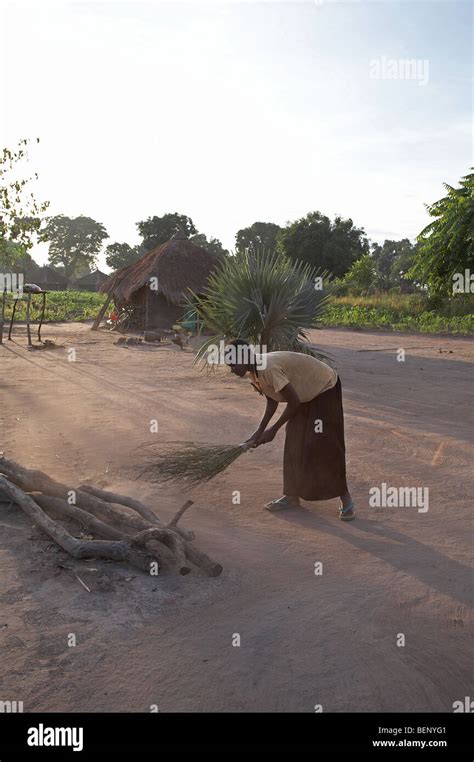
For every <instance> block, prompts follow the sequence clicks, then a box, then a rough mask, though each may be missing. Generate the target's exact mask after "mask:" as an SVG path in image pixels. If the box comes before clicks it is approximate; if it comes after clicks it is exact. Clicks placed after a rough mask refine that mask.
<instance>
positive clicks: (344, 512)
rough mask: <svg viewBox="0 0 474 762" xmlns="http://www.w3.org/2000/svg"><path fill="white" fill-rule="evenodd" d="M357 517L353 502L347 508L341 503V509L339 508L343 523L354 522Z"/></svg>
mask: <svg viewBox="0 0 474 762" xmlns="http://www.w3.org/2000/svg"><path fill="white" fill-rule="evenodd" d="M355 517H356V513H355V505H354V501H353V500H351V502H350V504H349V505H348V506H346V508H343V507H342V503H341V507H340V508H339V518H340V519H341V521H352V520H353V519H355Z"/></svg>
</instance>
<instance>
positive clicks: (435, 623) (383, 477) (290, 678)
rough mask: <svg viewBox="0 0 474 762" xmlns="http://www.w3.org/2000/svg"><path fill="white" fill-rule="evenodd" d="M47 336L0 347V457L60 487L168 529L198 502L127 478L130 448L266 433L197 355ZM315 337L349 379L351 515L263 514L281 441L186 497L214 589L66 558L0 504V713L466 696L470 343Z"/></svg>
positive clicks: (207, 582) (271, 706)
mask: <svg viewBox="0 0 474 762" xmlns="http://www.w3.org/2000/svg"><path fill="white" fill-rule="evenodd" d="M44 335H45V337H48V338H53V339H55V341H56V342H57V343H60V344H62V345H63V346H62V348H60V349H56V350H52V351H48V352H46V351H44V352H27V351H26V350H25V348H24V345H25V338H24V336H23V335H22V332H21V331H19V332H18V333H17V339H16V342H15V343H14V344H11V343H9V344H7V345H4V346H3V347H0V393H1V401H2V402H1V410H0V426H1V442H0V450H4V452H5V454H6V455H7V456H8V457H13V458H15V459H17V460H19V461H21V462H22V463H24V464H25V465H28V466H37V467H39V468H43V469H44V470H46V471H48V472H49V473H50V474H51V475H52V476H55V477H57V478H60V479H61V480H63V481H65V480H71V482H72V483H73V484H79V483H80V482H81V481H84V480H86V479H90V480H91V481H92V482H94V483H96V484H99V485H101V486H104V487H110V488H120V489H121V490H122V491H129V492H130V494H133V493H135V494H138V495H139V496H141V497H146V498H147V499H148V500H151V501H152V502H153V503H154V504H155V505H156V506H157V510H158V512H159V513H160V514H162V515H164V516H166V515H171V514H172V513H173V512H174V510H176V508H177V507H178V506H179V505H180V504H181V503H182V502H183V498H184V497H187V496H188V495H187V494H186V495H183V493H182V491H180V490H179V489H176V488H171V487H167V488H166V489H163V488H162V487H158V486H156V485H150V484H147V483H144V482H142V481H138V482H137V481H135V480H134V475H135V474H136V472H137V467H138V465H139V464H140V463H142V462H143V458H144V452H143V449H142V445H143V444H145V443H149V442H156V441H160V440H182V439H196V440H201V441H212V442H219V441H222V442H235V441H242V440H243V439H245V438H246V437H247V436H248V435H249V434H250V432H251V431H253V429H254V428H255V423H256V422H257V421H258V418H259V415H260V412H261V407H262V403H261V400H260V398H259V397H258V395H256V394H255V392H253V390H252V389H251V388H250V387H249V386H248V384H247V383H246V382H245V381H240V380H238V379H234V378H232V377H230V376H229V375H227V374H222V375H220V376H217V377H208V376H205V375H202V374H199V373H198V372H197V371H196V370H195V369H194V368H193V367H192V353H191V352H180V351H178V350H176V351H175V350H174V349H173V350H167V349H161V350H158V349H157V350H149V351H147V350H145V349H143V348H130V349H124V348H120V347H117V346H114V344H113V341H114V339H115V337H114V336H112V335H110V334H107V333H102V332H99V333H91V332H90V331H89V330H88V327H87V326H81V325H57V326H54V327H53V326H47V329H46V330H45V331H44ZM314 341H315V342H316V343H317V345H318V346H320V347H322V348H323V349H325V350H326V351H328V352H331V353H332V355H333V357H334V360H335V362H336V365H337V367H338V369H339V372H340V375H341V378H342V383H343V392H344V400H345V411H346V430H347V431H346V438H347V447H348V472H349V480H350V486H351V490H352V492H353V494H354V497H355V499H356V502H357V505H358V518H357V521H355V522H352V523H350V524H344V523H342V522H340V521H339V520H338V517H337V501H328V502H323V503H318V504H315V503H313V504H309V503H308V504H307V505H306V508H305V509H304V510H301V511H299V512H295V513H294V514H291V515H290V514H289V513H285V512H283V513H280V514H276V515H275V514H273V515H272V514H269V513H268V512H266V511H263V510H262V505H263V503H264V502H266V501H267V500H268V499H269V498H271V497H273V496H275V495H277V494H278V493H279V491H280V488H281V484H280V479H281V458H282V445H283V435H282V434H280V436H279V437H278V439H277V440H276V441H275V442H274V443H273V444H272V445H268V446H266V447H262V448H259V450H258V451H256V452H254V453H251V454H248V455H245V456H242V458H241V459H240V461H238V462H237V463H236V464H234V466H233V467H232V468H231V469H229V471H228V472H227V473H226V474H225V475H224V476H223V477H221V478H220V479H219V480H218V481H216V482H215V483H212V484H210V485H209V486H207V487H202V488H200V489H198V490H195V491H194V493H193V495H192V497H193V498H194V500H195V503H196V505H195V506H194V507H193V508H192V509H191V510H190V511H189V512H188V513H187V514H186V517H185V519H184V521H183V525H184V526H190V527H191V526H192V528H193V529H195V530H196V534H197V541H198V543H199V545H200V546H201V547H203V549H207V550H208V552H209V553H210V554H211V555H213V556H214V557H215V558H216V559H217V560H219V561H221V562H222V563H223V564H224V573H223V575H222V576H221V577H219V578H217V579H208V578H205V577H202V576H199V575H197V574H193V575H190V576H189V577H186V578H180V579H175V578H173V577H170V576H163V577H159V578H158V579H154V580H153V579H151V578H150V579H149V578H148V577H145V576H144V575H139V574H138V573H137V572H136V571H135V570H130V568H127V567H117V566H116V565H115V566H114V565H110V564H97V563H94V564H92V563H84V562H81V564H76V563H74V562H72V561H71V559H68V558H67V557H66V556H65V555H64V554H63V553H62V552H61V551H58V550H56V549H55V548H54V547H53V546H52V544H51V543H50V542H49V541H48V540H47V539H45V538H44V537H43V536H42V535H41V533H40V532H39V531H38V530H36V529H34V528H32V527H31V525H29V524H28V522H27V521H26V520H25V519H24V518H23V516H21V515H18V512H17V511H16V510H14V509H13V508H9V509H8V508H7V507H6V506H4V505H0V605H1V608H0V646H1V649H2V654H3V659H2V662H1V665H0V699H2V700H7V699H10V700H15V699H16V700H23V702H24V706H25V711H26V710H29V711H40V710H41V711H42V710H46V711H54V710H60V709H62V710H66V711H99V710H110V711H149V708H150V705H152V704H157V705H158V707H159V709H160V710H161V711H205V710H211V711H232V710H235V711H266V710H269V711H303V712H304V711H309V712H311V711H314V706H315V705H317V704H321V705H322V706H323V709H324V711H344V710H349V711H351V710H352V711H375V710H381V711H390V710H392V711H418V710H427V711H451V708H452V703H453V701H455V700H458V699H463V698H464V696H468V695H471V693H472V689H471V685H472V683H471V680H472V670H471V666H470V665H471V658H470V649H469V647H468V642H469V638H468V632H469V628H470V623H471V622H472V618H471V607H470V605H471V601H470V591H471V590H472V582H471V580H472V577H471V576H470V565H469V563H470V547H471V539H472V535H471V524H470V512H471V500H470V495H471V492H472V469H471V467H470V462H472V449H471V446H470V439H471V436H472V417H471V413H470V409H471V408H470V404H471V400H470V398H471V392H472V379H473V375H472V359H473V355H474V351H473V345H472V343H471V342H470V341H468V340H465V339H453V338H439V337H431V336H426V337H425V336H413V335H405V334H392V333H369V332H365V331H364V332H353V331H350V332H349V331H338V330H324V331H317V332H314ZM401 348H404V349H405V351H406V357H405V361H404V362H399V361H398V360H397V350H398V349H401ZM71 350H74V351H75V360H72V361H71V360H70V359H68V358H70V357H71V356H72V354H73V353H71ZM152 419H157V420H158V424H159V433H158V434H150V430H149V425H150V421H151V420H152ZM382 482H386V483H388V484H389V485H393V486H427V487H429V510H428V511H427V512H426V513H421V512H418V511H417V509H416V508H372V507H369V502H368V500H369V489H370V488H371V487H373V486H380V485H381V484H382ZM236 490H238V491H239V492H240V496H241V503H240V505H235V504H234V503H233V496H234V495H235V491H236ZM317 563H322V575H319V574H318V575H317V574H315V564H317ZM91 569H95V571H93V570H91ZM76 574H78V575H79V576H80V577H81V578H82V579H83V580H84V579H85V580H87V581H88V585H89V586H90V588H91V590H92V592H91V593H88V592H87V591H86V590H85V589H84V588H83V587H82V586H81V584H80V583H79V582H78V580H77V577H76ZM71 634H73V635H75V637H76V645H75V646H74V647H69V646H68V637H69V638H70V635H71ZM400 634H403V635H404V636H405V646H404V647H400V646H397V638H398V640H399V641H400V637H399V636H400ZM237 635H238V636H240V647H238V646H237V647H236V646H234V645H233V643H235V642H236V640H237V637H236V636H237ZM69 642H70V641H69ZM470 691H471V693H470Z"/></svg>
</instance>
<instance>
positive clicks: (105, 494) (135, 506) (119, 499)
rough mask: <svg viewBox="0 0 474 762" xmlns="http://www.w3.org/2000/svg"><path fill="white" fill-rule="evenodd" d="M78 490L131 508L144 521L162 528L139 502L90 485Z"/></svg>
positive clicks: (159, 522)
mask: <svg viewBox="0 0 474 762" xmlns="http://www.w3.org/2000/svg"><path fill="white" fill-rule="evenodd" d="M79 489H80V490H81V492H88V493H89V494H90V495H95V497H98V498H100V499H101V500H105V502H106V503H119V504H120V505H125V506H127V508H131V509H132V510H133V511H136V512H137V513H139V514H140V516H143V518H144V519H147V520H148V521H150V522H151V523H152V524H158V525H159V526H163V522H162V521H161V519H159V518H158V516H156V515H155V514H154V513H153V511H152V510H151V509H150V508H148V507H147V506H146V505H144V504H143V503H141V502H140V500H135V499H134V498H133V497H128V496H127V495H119V494H117V493H115V492H109V491H108V490H105V489H99V487H94V486H93V485H92V484H81V485H80V487H79Z"/></svg>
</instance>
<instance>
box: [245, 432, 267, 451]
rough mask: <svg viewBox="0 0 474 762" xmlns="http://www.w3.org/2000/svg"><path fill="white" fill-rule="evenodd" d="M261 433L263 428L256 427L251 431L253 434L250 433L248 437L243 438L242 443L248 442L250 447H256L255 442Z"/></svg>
mask: <svg viewBox="0 0 474 762" xmlns="http://www.w3.org/2000/svg"><path fill="white" fill-rule="evenodd" d="M262 434H263V430H262V429H257V430H256V431H254V432H253V434H251V435H250V436H249V438H248V439H246V440H245V443H244V444H248V445H250V446H251V447H256V446H257V442H258V440H259V439H260V437H261V436H262Z"/></svg>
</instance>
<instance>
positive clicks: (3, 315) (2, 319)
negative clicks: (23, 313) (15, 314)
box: [0, 288, 7, 344]
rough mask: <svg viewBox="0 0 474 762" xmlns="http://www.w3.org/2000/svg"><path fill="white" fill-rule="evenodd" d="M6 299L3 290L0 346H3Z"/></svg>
mask: <svg viewBox="0 0 474 762" xmlns="http://www.w3.org/2000/svg"><path fill="white" fill-rule="evenodd" d="M6 299H7V289H6V288H4V289H3V294H2V312H1V314H0V344H3V323H4V321H5V302H6Z"/></svg>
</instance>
